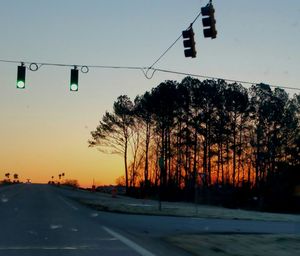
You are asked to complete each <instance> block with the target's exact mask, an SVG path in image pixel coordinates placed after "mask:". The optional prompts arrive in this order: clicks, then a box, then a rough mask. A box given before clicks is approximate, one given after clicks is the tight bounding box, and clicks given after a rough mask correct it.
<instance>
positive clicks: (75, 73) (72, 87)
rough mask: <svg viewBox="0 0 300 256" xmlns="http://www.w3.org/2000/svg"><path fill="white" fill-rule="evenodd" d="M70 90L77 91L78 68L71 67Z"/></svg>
mask: <svg viewBox="0 0 300 256" xmlns="http://www.w3.org/2000/svg"><path fill="white" fill-rule="evenodd" d="M70 91H78V69H77V68H76V67H74V68H73V69H71V79H70Z"/></svg>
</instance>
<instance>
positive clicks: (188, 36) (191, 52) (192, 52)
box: [182, 27, 197, 58]
mask: <svg viewBox="0 0 300 256" xmlns="http://www.w3.org/2000/svg"><path fill="white" fill-rule="evenodd" d="M194 35H195V34H194V31H193V28H192V27H190V28H189V29H187V30H184V31H182V37H183V46H184V48H186V49H185V50H184V56H185V57H192V58H195V57H196V54H197V51H196V48H195V44H196V43H195V40H194Z"/></svg>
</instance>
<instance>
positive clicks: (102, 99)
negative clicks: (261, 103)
mask: <svg viewBox="0 0 300 256" xmlns="http://www.w3.org/2000/svg"><path fill="white" fill-rule="evenodd" d="M207 3H208V0H188V1H187V0H142V1H141V0H51V1H49V0H26V1H23V0H0V6H1V8H0V37H1V39H0V59H2V60H14V61H18V62H20V63H21V61H28V62H47V63H62V64H70V65H75V64H79V65H87V66H89V65H114V66H142V67H149V66H151V65H152V63H153V62H154V61H155V60H156V59H157V58H158V57H159V56H160V55H161V54H162V53H163V52H164V51H165V50H166V49H167V48H168V47H169V46H170V45H171V44H172V43H173V42H174V41H175V39H176V38H177V37H178V36H179V35H180V34H181V32H182V30H185V29H186V28H187V27H188V26H189V24H190V23H191V22H192V21H193V20H194V18H195V17H196V16H197V14H198V13H199V12H200V9H201V7H203V6H205V5H206V4H207ZM213 4H214V7H215V11H216V12H215V18H216V28H217V31H218V35H217V38H216V39H215V40H211V39H205V38H204V37H203V31H202V30H203V28H202V24H201V17H200V18H199V19H198V20H197V21H196V22H195V23H194V25H193V29H194V33H195V41H196V49H197V57H196V58H193V59H191V58H185V57H184V51H183V50H184V49H183V45H182V39H180V40H179V41H178V42H177V43H176V44H175V45H174V47H172V49H171V50H170V51H168V53H167V54H166V55H165V56H164V57H163V58H162V59H161V60H160V61H159V62H158V63H157V64H156V65H155V66H154V67H156V68H162V69H169V70H176V71H181V72H186V73H193V74H199V75H206V76H213V77H221V78H229V79H236V80H242V81H251V82H252V81H253V82H264V83H268V84H273V85H278V86H289V87H294V88H298V89H299V90H300V75H299V60H300V49H299V48H300V47H299V42H300V1H299V0H264V1H261V0H251V1H246V0H239V1H238V0H226V1H224V0H214V1H213ZM17 65H18V64H16V63H2V62H0V120H1V123H0V124H1V125H0V180H1V179H2V178H4V174H5V173H6V172H10V173H18V174H19V176H20V179H21V180H25V179H31V180H32V181H33V182H47V181H48V180H50V179H51V176H54V177H55V179H57V178H58V175H59V174H60V173H62V172H64V173H65V174H66V176H65V178H68V179H77V180H78V181H79V183H80V185H82V186H91V185H92V184H93V180H94V181H95V184H96V185H103V184H113V183H114V182H115V179H116V178H117V177H119V176H121V175H123V159H122V157H120V156H117V155H106V154H103V153H101V152H99V151H97V150H96V149H95V148H89V147H88V143H87V141H88V140H89V139H90V138H91V136H90V132H91V131H92V130H94V129H95V128H96V126H97V124H98V123H99V121H100V119H101V117H102V116H103V114H104V113H105V111H111V110H112V105H113V102H114V101H115V100H116V98H117V97H118V96H120V95H123V94H127V95H128V96H129V97H130V98H131V99H132V100H133V99H134V98H135V97H136V96H137V95H140V94H143V93H144V92H145V91H148V90H151V88H153V87H155V86H157V85H158V84H159V83H160V82H163V81H165V80H177V81H181V80H182V79H183V78H184V76H182V75H175V74H166V73H160V72H156V73H155V74H154V76H153V78H152V79H146V78H145V77H144V75H143V73H142V72H141V71H140V70H119V69H118V70H116V69H97V68H90V70H89V72H88V73H87V74H83V73H79V91H78V92H70V91H69V79H70V67H57V66H42V67H40V69H39V70H38V71H36V72H32V71H30V70H27V72H26V88H25V89H24V90H18V89H16V74H17ZM287 92H289V93H290V95H291V96H292V95H293V94H294V93H299V91H296V90H288V91H287Z"/></svg>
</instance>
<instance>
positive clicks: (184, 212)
mask: <svg viewBox="0 0 300 256" xmlns="http://www.w3.org/2000/svg"><path fill="white" fill-rule="evenodd" d="M76 200H77V201H79V202H81V203H83V204H86V205H89V206H91V207H93V208H95V209H98V210H102V211H111V212H122V213H133V214H146V215H166V216H183V217H199V218H219V219H240V220H264V221H291V222H300V215H293V214H276V213H263V212H255V211H246V210H239V209H227V208H223V207H215V206H206V205H197V206H195V204H190V203H170V202H163V203H162V209H161V211H159V209H158V202H157V201H153V200H138V199H132V198H128V197H117V198H112V197H111V196H103V197H101V199H100V198H99V199H96V198H78V197H77V198H76Z"/></svg>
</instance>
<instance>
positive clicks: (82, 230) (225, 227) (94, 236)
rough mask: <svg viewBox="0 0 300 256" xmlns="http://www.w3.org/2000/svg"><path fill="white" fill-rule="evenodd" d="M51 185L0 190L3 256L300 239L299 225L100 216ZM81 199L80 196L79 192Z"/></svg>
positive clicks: (163, 250)
mask: <svg viewBox="0 0 300 256" xmlns="http://www.w3.org/2000/svg"><path fill="white" fill-rule="evenodd" d="M72 193H75V192H72V191H70V190H65V189H61V188H56V187H53V186H49V185H37V184H20V185H12V186H8V187H0V256H2V255H5V256H10V255H16V256H22V255H30V256H35V255H39V256H42V255H47V256H48V255H49V256H50V255H55V256H60V255H79V256H83V255H89V256H91V255H131V256H135V255H145V256H152V255H175V256H176V255H183V256H184V255H188V254H187V253H186V252H184V251H181V250H180V249H178V248H175V247H173V246H171V245H169V244H168V243H166V242H165V241H164V239H163V237H166V236H169V235H174V234H183V233H199V232H246V233H253V232H254V233H256V232H257V233H290V234H295V233H298V234H299V233H300V223H289V222H259V221H238V220H220V219H218V220H214V219H198V218H182V217H162V216H161V217H160V216H142V215H127V214H116V213H108V212H100V211H95V210H93V209H90V208H87V207H85V206H83V205H80V204H78V203H76V202H74V201H73V200H70V199H69V198H68V196H70V195H71V194H72ZM76 193H78V192H76Z"/></svg>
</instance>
